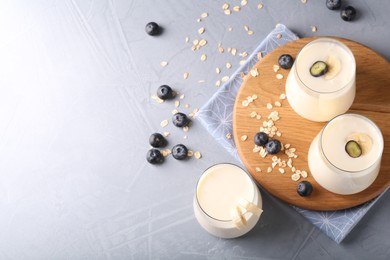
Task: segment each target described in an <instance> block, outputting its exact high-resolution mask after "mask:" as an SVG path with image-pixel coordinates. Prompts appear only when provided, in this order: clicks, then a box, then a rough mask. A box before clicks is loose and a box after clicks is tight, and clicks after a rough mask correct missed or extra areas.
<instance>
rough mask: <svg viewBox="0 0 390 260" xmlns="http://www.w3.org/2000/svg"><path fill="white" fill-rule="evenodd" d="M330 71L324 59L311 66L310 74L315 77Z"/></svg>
mask: <svg viewBox="0 0 390 260" xmlns="http://www.w3.org/2000/svg"><path fill="white" fill-rule="evenodd" d="M326 72H328V65H327V64H326V63H325V62H323V61H320V60H319V61H316V62H314V63H313V65H311V67H310V74H311V75H312V76H313V77H320V76H322V75H324V74H325V73H326Z"/></svg>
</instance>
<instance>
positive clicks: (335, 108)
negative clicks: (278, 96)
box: [286, 38, 356, 122]
mask: <svg viewBox="0 0 390 260" xmlns="http://www.w3.org/2000/svg"><path fill="white" fill-rule="evenodd" d="M318 61H320V62H323V63H325V64H326V65H327V66H326V70H325V71H326V72H324V74H323V75H322V74H319V75H314V76H313V74H312V71H311V68H313V67H312V66H313V65H314V64H315V63H316V62H318ZM355 74H356V62H355V58H354V56H353V53H352V52H351V50H350V49H349V48H348V47H347V46H346V45H345V44H343V43H342V42H340V41H338V40H335V39H332V38H319V39H316V40H313V41H311V42H309V43H308V44H306V45H305V46H304V47H303V48H302V49H301V51H300V52H299V54H298V55H297V57H296V59H295V62H294V64H293V67H292V68H291V70H290V73H289V75H288V77H287V80H286V96H287V99H288V101H289V103H290V106H291V107H292V109H293V110H294V111H295V112H296V113H297V114H299V115H300V116H302V117H304V118H306V119H308V120H311V121H317V122H325V121H329V120H330V119H331V118H333V117H335V116H337V115H339V114H343V113H345V112H346V111H347V110H348V109H349V108H350V107H351V105H352V103H353V100H354V99H355V92H356V83H355V82H356V81H355Z"/></svg>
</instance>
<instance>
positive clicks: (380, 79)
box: [233, 37, 390, 210]
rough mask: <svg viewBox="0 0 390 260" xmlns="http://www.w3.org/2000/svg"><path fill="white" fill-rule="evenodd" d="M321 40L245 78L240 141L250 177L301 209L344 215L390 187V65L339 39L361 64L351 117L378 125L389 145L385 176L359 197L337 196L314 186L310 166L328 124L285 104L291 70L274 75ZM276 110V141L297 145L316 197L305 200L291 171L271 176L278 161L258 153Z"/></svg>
mask: <svg viewBox="0 0 390 260" xmlns="http://www.w3.org/2000/svg"><path fill="white" fill-rule="evenodd" d="M316 38H318V37H310V38H304V39H300V40H296V41H293V42H290V43H287V44H286V45H283V46H281V47H279V48H278V49H275V50H274V51H272V52H271V53H269V54H268V55H267V56H266V57H264V58H263V59H262V60H260V61H259V62H258V63H257V64H256V65H255V66H254V68H257V69H258V71H259V75H258V76H257V77H253V76H252V75H251V74H250V73H248V75H246V76H245V77H244V81H243V84H242V86H241V88H240V90H239V93H238V95H237V98H236V101H235V106H234V111H233V133H234V141H235V143H236V146H237V149H238V153H239V155H240V157H241V159H242V161H243V162H244V164H245V166H246V168H247V170H248V171H249V173H250V174H251V175H252V177H253V178H254V179H255V180H256V181H257V182H258V183H259V184H260V185H261V186H262V187H263V188H264V189H266V190H267V191H268V192H270V193H271V194H273V195H274V196H276V197H278V198H279V199H281V200H283V201H285V202H287V203H289V204H292V205H295V206H298V207H301V208H306V209H313V210H339V209H345V208H350V207H353V206H356V205H359V204H361V203H364V202H366V201H368V200H370V199H373V198H374V197H376V196H377V195H379V194H380V193H381V192H383V191H384V190H385V189H386V188H387V187H388V186H390V64H389V62H388V61H387V60H386V59H384V58H383V57H381V56H380V55H379V54H377V53H376V52H374V51H373V50H371V49H370V48H368V47H366V46H363V45H361V44H359V43H357V42H353V41H350V40H346V39H342V38H336V39H338V40H340V41H342V42H343V43H344V44H346V45H347V46H348V47H349V48H350V49H351V50H352V52H353V54H354V55H355V59H356V66H357V71H356V86H357V89H356V97H355V100H354V103H353V105H352V107H351V109H350V110H349V112H354V113H358V114H362V115H365V116H368V117H369V118H370V119H372V120H373V121H374V122H375V123H377V125H378V126H379V127H380V128H381V130H382V133H383V137H384V141H385V145H384V153H383V156H382V165H381V170H380V173H379V175H378V177H377V179H376V180H375V182H374V183H373V184H372V185H371V186H370V187H369V188H367V189H366V190H364V191H362V192H360V193H357V194H353V195H337V194H334V193H331V192H329V191H327V190H325V189H324V188H322V187H321V186H320V185H319V184H318V183H317V182H316V181H315V180H314V178H313V177H312V176H311V173H310V170H309V166H308V163H307V154H308V150H309V147H310V144H311V141H312V140H313V138H314V137H315V136H316V135H317V134H318V133H319V131H320V130H321V129H322V127H323V126H324V124H325V123H318V122H312V121H309V120H306V119H304V118H302V117H300V116H299V115H298V114H296V113H295V112H294V111H293V110H292V108H291V107H290V105H289V103H288V99H285V100H280V99H279V97H280V94H282V93H285V82H286V79H287V75H288V73H289V70H283V69H280V70H279V71H277V72H275V71H274V70H273V65H276V64H278V59H279V56H280V55H282V54H290V55H291V56H292V57H293V58H294V59H295V58H296V56H297V53H298V52H299V50H300V49H301V48H302V47H303V46H304V45H305V44H307V43H308V42H310V41H312V40H314V39H316ZM278 73H279V74H282V75H283V76H284V77H283V78H282V79H277V78H276V74H278ZM254 94H255V95H257V96H258V98H257V99H256V100H255V101H253V102H251V103H250V104H249V106H247V107H245V106H243V105H242V101H243V100H246V99H247V97H248V96H252V95H254ZM278 100H279V101H281V103H282V106H281V107H276V106H274V107H273V108H272V109H271V110H269V109H267V107H266V105H267V103H272V104H273V105H274V102H275V101H278ZM273 110H277V111H278V112H279V117H280V119H279V120H278V121H276V122H275V126H276V127H277V128H278V130H279V131H280V132H281V133H282V135H281V136H280V137H275V138H278V139H279V140H280V141H281V142H282V143H283V144H291V147H295V148H296V152H295V154H297V155H298V158H296V159H293V165H294V166H295V167H296V169H300V170H306V171H307V172H308V177H307V178H301V179H300V180H299V181H301V180H308V181H310V182H311V183H312V184H313V187H314V190H313V193H312V194H311V195H310V196H308V197H301V196H299V195H298V194H297V191H296V188H297V184H298V182H299V181H293V180H292V179H291V175H292V171H291V168H289V167H288V166H287V167H285V168H284V169H285V173H284V174H282V173H280V172H279V171H278V167H275V168H274V170H273V171H272V172H270V173H268V172H267V168H268V167H269V166H271V163H272V160H271V158H272V156H271V155H267V156H266V157H265V158H262V157H261V156H260V155H259V153H255V152H253V148H254V141H253V138H254V135H255V133H257V132H258V131H259V128H260V126H261V125H262V123H263V121H265V120H267V116H268V115H269V114H270V112H271V111H273ZM253 111H255V112H257V113H258V114H260V115H261V116H262V118H261V119H256V118H251V116H250V114H251V112H253ZM244 135H247V136H248V139H247V140H245V141H242V139H241V137H242V136H244ZM278 156H279V157H280V158H281V159H282V160H285V161H287V158H288V157H287V155H285V154H284V153H283V152H281V153H279V154H278ZM256 167H259V168H260V169H261V172H258V171H257V170H256Z"/></svg>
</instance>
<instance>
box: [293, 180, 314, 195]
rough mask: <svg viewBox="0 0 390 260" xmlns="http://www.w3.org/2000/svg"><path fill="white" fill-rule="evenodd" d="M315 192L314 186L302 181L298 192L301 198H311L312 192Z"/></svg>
mask: <svg viewBox="0 0 390 260" xmlns="http://www.w3.org/2000/svg"><path fill="white" fill-rule="evenodd" d="M312 191H313V186H312V185H311V183H310V182H308V181H301V182H300V183H299V184H298V187H297V192H298V194H299V195H300V196H303V197H305V196H309V195H310V194H311V192H312Z"/></svg>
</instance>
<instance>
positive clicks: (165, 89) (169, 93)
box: [157, 85, 174, 100]
mask: <svg viewBox="0 0 390 260" xmlns="http://www.w3.org/2000/svg"><path fill="white" fill-rule="evenodd" d="M157 96H158V97H159V98H160V99H162V100H166V99H171V98H173V97H174V94H173V90H172V88H171V87H170V86H168V85H161V86H160V87H158V89H157Z"/></svg>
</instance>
